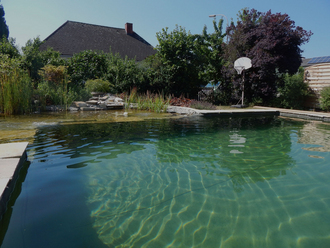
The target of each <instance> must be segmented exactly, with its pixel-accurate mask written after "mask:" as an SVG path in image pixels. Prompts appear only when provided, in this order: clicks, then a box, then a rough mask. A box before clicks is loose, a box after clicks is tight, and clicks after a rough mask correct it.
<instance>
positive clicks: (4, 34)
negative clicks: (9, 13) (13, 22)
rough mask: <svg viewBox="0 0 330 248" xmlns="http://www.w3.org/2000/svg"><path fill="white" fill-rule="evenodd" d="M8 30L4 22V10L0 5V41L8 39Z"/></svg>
mask: <svg viewBox="0 0 330 248" xmlns="http://www.w3.org/2000/svg"><path fill="white" fill-rule="evenodd" d="M8 36H9V29H8V26H7V24H6V20H5V10H4V9H3V6H2V4H1V5H0V39H2V38H6V39H7V38H8Z"/></svg>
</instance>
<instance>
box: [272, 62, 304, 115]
mask: <svg viewBox="0 0 330 248" xmlns="http://www.w3.org/2000/svg"><path fill="white" fill-rule="evenodd" d="M281 84H282V86H280V87H279V88H278V97H277V99H276V100H275V105H277V106H278V107H283V108H293V109H301V108H303V103H304V100H305V98H306V97H307V96H309V91H308V85H307V84H306V83H305V82H304V69H303V68H302V67H301V68H299V72H298V73H297V74H294V75H292V76H291V75H289V74H285V75H284V77H283V82H282V83H281Z"/></svg>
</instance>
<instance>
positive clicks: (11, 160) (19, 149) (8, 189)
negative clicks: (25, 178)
mask: <svg viewBox="0 0 330 248" xmlns="http://www.w3.org/2000/svg"><path fill="white" fill-rule="evenodd" d="M28 144H29V143H28V142H19V143H10V144H0V194H1V195H0V218H1V216H2V215H3V214H4V212H5V211H6V208H7V203H8V201H9V199H10V195H11V193H12V192H13V190H14V187H15V184H16V180H17V177H18V172H19V170H20V168H21V167H22V165H23V163H24V162H25V160H26V148H27V146H28Z"/></svg>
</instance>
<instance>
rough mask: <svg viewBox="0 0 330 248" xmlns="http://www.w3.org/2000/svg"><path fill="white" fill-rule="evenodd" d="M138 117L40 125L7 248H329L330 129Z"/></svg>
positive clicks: (6, 221)
mask: <svg viewBox="0 0 330 248" xmlns="http://www.w3.org/2000/svg"><path fill="white" fill-rule="evenodd" d="M132 115H133V114H132ZM135 115H136V116H135V117H134V118H137V119H136V120H135V119H134V120H135V121H127V122H124V119H123V120H122V121H120V122H109V121H94V123H93V124H91V123H84V122H83V121H79V122H75V121H74V120H72V119H71V120H70V121H69V122H68V123H63V122H61V123H59V122H58V121H56V122H54V123H52V122H50V121H49V122H47V125H46V124H43V125H41V124H38V125H37V126H38V128H36V133H35V135H34V136H33V143H31V144H30V145H29V147H28V160H29V161H28V162H27V163H26V165H25V167H24V169H23V170H22V171H21V174H20V183H19V186H18V187H17V189H16V191H15V196H16V197H15V199H12V200H11V203H10V204H11V207H10V209H9V210H8V211H7V213H6V215H5V216H4V218H3V219H2V220H1V222H0V238H1V239H0V242H1V247H28V248H30V247H31V248H32V247H330V194H329V192H330V183H329V178H330V152H329V151H330V145H329V144H330V143H329V141H330V126H329V125H325V124H322V123H317V122H299V121H292V120H285V119H281V118H276V117H275V118H273V117H269V118H218V117H212V118H206V117H185V118H176V119H171V118H170V119H168V118H167V119H162V118H157V119H154V118H150V119H148V118H147V119H144V120H142V119H143V116H144V117H146V116H147V115H148V114H147V113H135ZM140 117H141V118H142V119H139V118H140ZM153 117H155V116H153ZM158 117H160V116H158ZM70 118H71V117H70ZM132 118H133V117H132ZM57 119H58V118H57ZM64 119H66V118H64ZM132 120H133V119H132ZM39 123H42V122H39Z"/></svg>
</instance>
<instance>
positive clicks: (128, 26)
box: [125, 22, 134, 34]
mask: <svg viewBox="0 0 330 248" xmlns="http://www.w3.org/2000/svg"><path fill="white" fill-rule="evenodd" d="M125 30H126V34H133V33H134V32H133V23H128V22H127V23H126V24H125Z"/></svg>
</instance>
